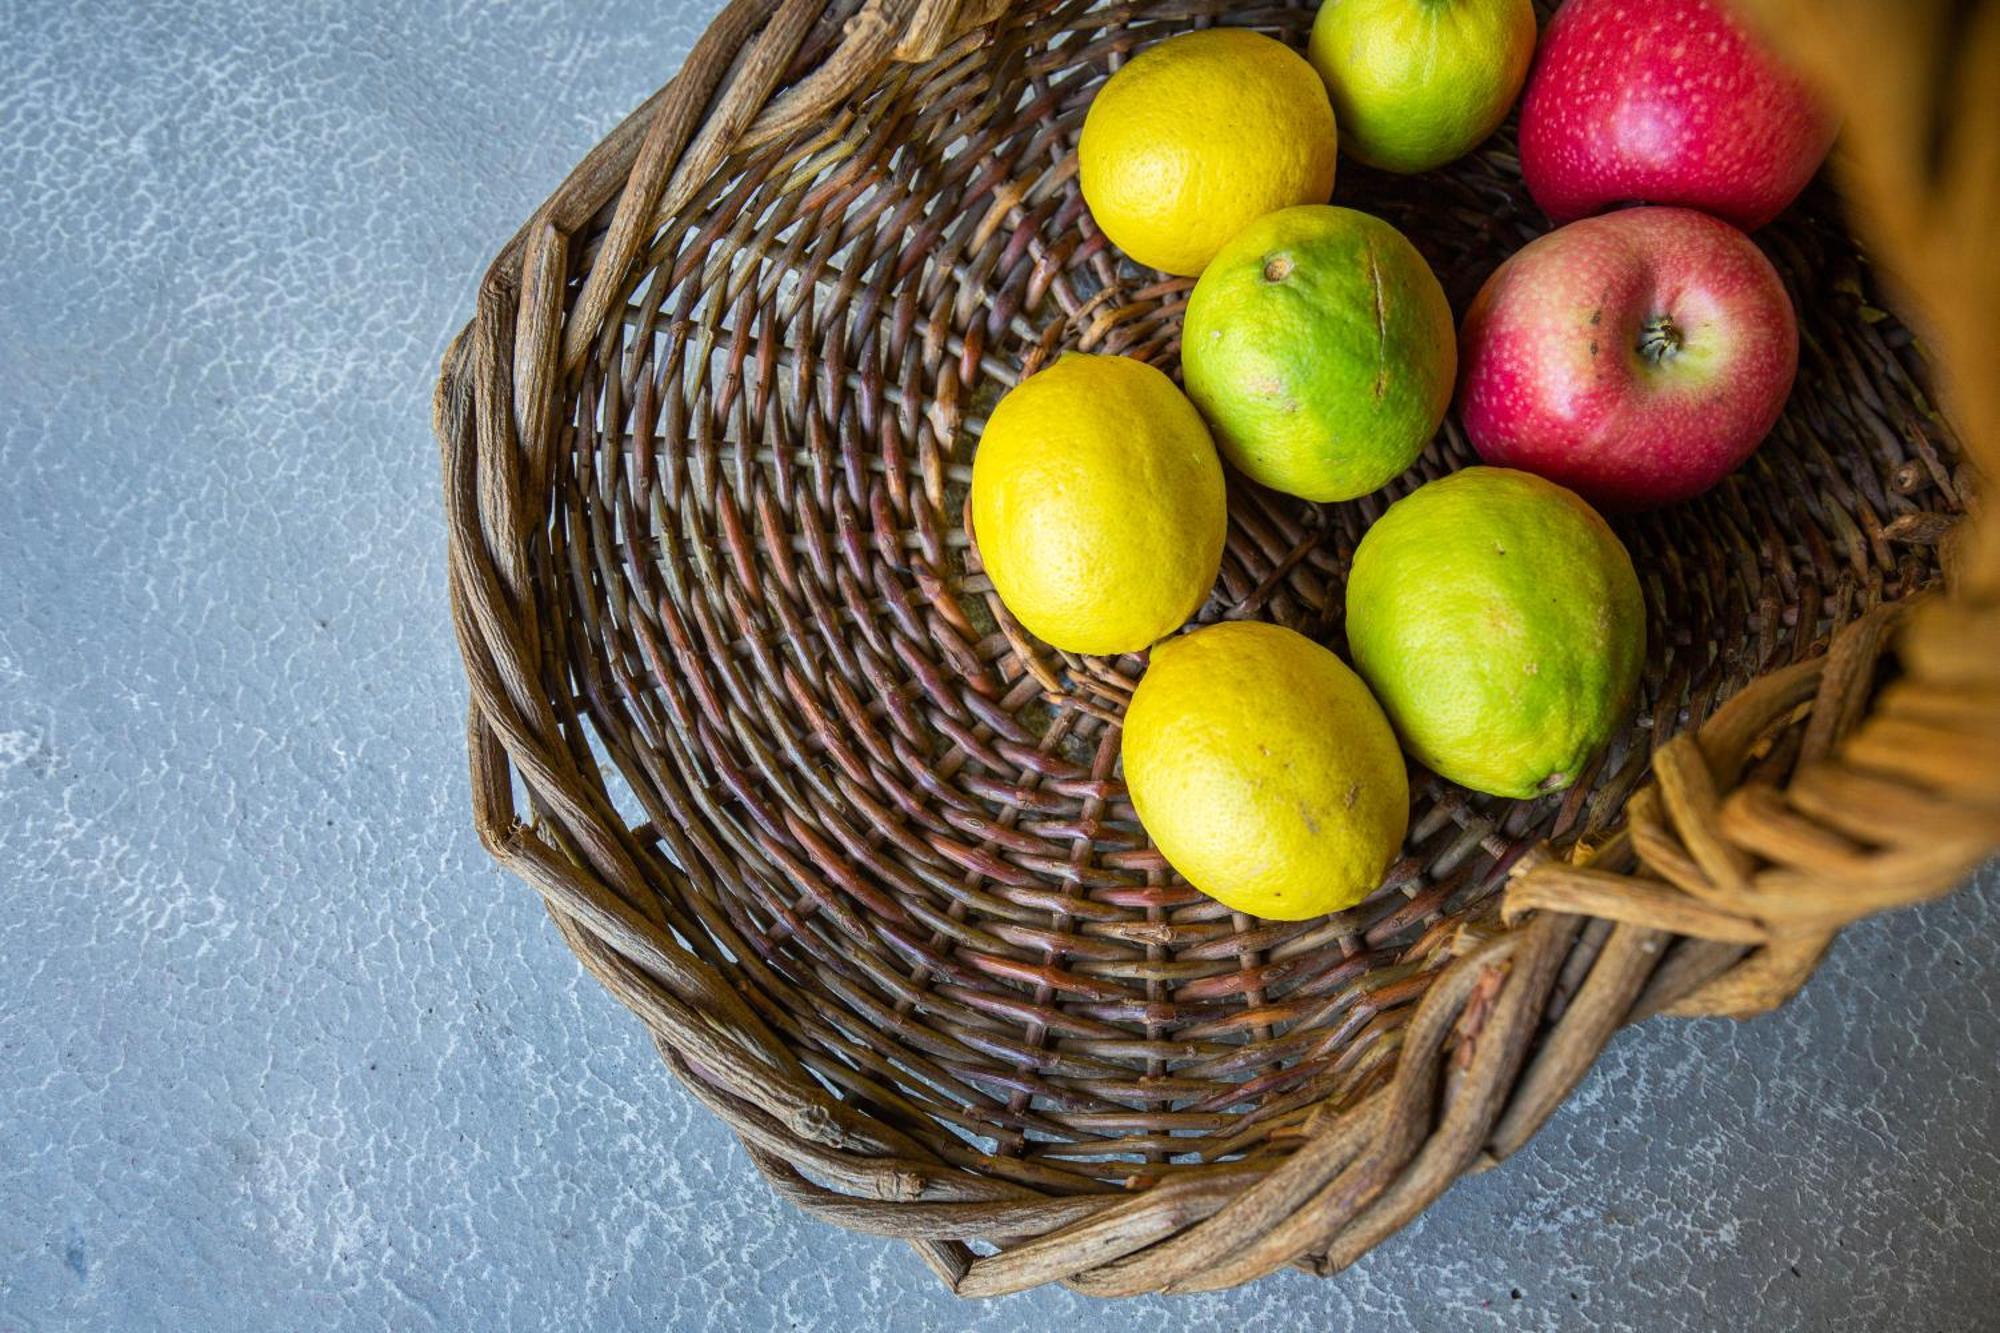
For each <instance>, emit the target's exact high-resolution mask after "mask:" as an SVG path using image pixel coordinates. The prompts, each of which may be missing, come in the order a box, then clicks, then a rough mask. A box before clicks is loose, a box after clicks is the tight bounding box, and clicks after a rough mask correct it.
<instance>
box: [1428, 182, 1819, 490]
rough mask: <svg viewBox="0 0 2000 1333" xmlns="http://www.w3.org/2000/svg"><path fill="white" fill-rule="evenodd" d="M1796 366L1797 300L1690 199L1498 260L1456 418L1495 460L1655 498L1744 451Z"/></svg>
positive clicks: (1580, 486) (1557, 236)
mask: <svg viewBox="0 0 2000 1333" xmlns="http://www.w3.org/2000/svg"><path fill="white" fill-rule="evenodd" d="M1798 364H1799V332H1798V324H1797V321H1796V318H1795V317H1794V315H1793V313H1792V302H1791V298H1790V297H1788V296H1786V294H1785V287H1784V284H1783V283H1782V282H1780V281H1779V280H1778V274H1777V270H1775V269H1773V268H1772V267H1771V261H1770V260H1768V259H1766V258H1764V253H1763V251H1761V250H1759V249H1758V248H1757V246H1756V244H1755V243H1754V242H1752V241H1751V239H1750V238H1749V237H1748V236H1745V235H1744V234H1743V233H1742V232H1740V231H1738V230H1736V228H1734V227H1732V226H1730V225H1729V224H1728V223H1726V222H1721V221H1718V220H1717V219H1715V218H1712V217H1709V216H1708V215H1706V214H1704V213H1697V212H1695V211H1694V210H1692V209H1687V208H1632V209H1626V210H1625V211H1623V212H1619V213H1608V214H1606V215H1605V216H1603V217H1597V218H1586V219H1585V220H1584V221H1582V222H1572V223H1571V224H1570V225H1569V226H1567V227H1563V228H1561V229H1559V230H1557V231H1553V232H1550V233H1549V234H1548V235H1546V236H1541V237H1537V238H1536V239H1535V240H1533V241H1531V242H1529V243H1528V244H1527V245H1526V246H1524V247H1522V249H1521V250H1519V251H1518V252H1517V253H1515V255H1514V256H1513V257H1512V258H1510V259H1508V260H1507V262H1506V263H1504V264H1502V265H1501V266H1500V267H1499V268H1498V269H1496V270H1494V273H1493V276H1492V277H1490V278H1488V279H1487V280H1486V285H1485V286H1484V287H1482V288H1481V289H1480V292H1479V295H1478V296H1477V297H1475V298H1474V299H1473V302H1472V306H1471V308H1470V309H1468V310H1467V311H1466V314H1465V323H1464V325H1463V327H1462V328H1461V329H1460V331H1459V365H1460V367H1461V373H1460V377H1459V402H1458V410H1459V418H1460V420H1461V421H1462V422H1463V424H1464V426H1465V433H1466V435H1467V437H1468V438H1469V439H1470V440H1471V441H1472V444H1473V447H1474V448H1476V449H1477V450H1478V451H1479V456H1480V457H1481V458H1483V459H1485V460H1486V461H1487V462H1489V463H1493V464H1496V465H1498V466H1501V467H1513V468H1521V469H1523V470H1524V471H1528V472H1534V473H1539V474H1540V475H1541V476H1544V477H1547V478H1548V479H1549V480H1551V481H1555V482H1560V483H1561V484H1562V485H1564V486H1567V487H1569V488H1570V489H1571V490H1573V491H1575V492H1577V493H1578V494H1580V495H1582V496H1583V497H1584V498H1585V499H1587V500H1589V501H1591V502H1592V503H1593V504H1597V505H1600V506H1602V507H1606V508H1612V509H1645V508H1650V507H1652V506H1654V505H1663V504H1670V503H1672V502H1674V501H1676V500H1685V499H1687V498H1688V497H1689V496H1693V495H1699V494H1700V493H1701V492H1703V491H1705V490H1707V489H1708V488H1709V487H1711V486H1713V485H1714V484H1715V483H1716V482H1718V481H1720V480H1722V478H1723V477H1725V476H1727V475H1728V474H1729V473H1730V472H1731V471H1732V470H1734V469H1735V467H1736V466H1737V465H1738V464H1739V463H1741V462H1742V461H1743V460H1744V459H1745V458H1748V457H1749V456H1750V454H1751V453H1752V452H1753V451H1755V450H1756V448H1757V445H1758V444H1759V443H1760V442H1762V440H1763V438H1764V437H1765V436H1766V435H1768V434H1769V433H1770V430H1771V427H1772V426H1773V425H1774V424H1775V423H1776V422H1777V420H1778V413H1779V411H1780V410H1781V409H1783V407H1784V405H1785V396H1786V395H1787V394H1789V393H1790V392H1791V388H1792V376H1793V375H1794V374H1795V373H1796V372H1797V370H1798Z"/></svg>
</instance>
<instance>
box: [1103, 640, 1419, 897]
mask: <svg viewBox="0 0 2000 1333" xmlns="http://www.w3.org/2000/svg"><path fill="white" fill-rule="evenodd" d="M1124 763H1125V785H1126V787H1127V789H1128V790H1129V791H1130V792H1131V795H1132V805H1133V807H1134V808H1135V809H1136V810H1137V811H1138V812H1139V821H1140V822H1141V823H1142V824H1144V825H1145V826H1146V832H1147V833H1148V834H1149V835H1151V837H1152V839H1153V842H1154V843H1155V844H1156V845H1157V846H1158V847H1159V849H1160V852H1161V854H1162V855H1163V856H1165V857H1166V858H1167V862H1168V864H1169V865H1171V866H1173V868H1174V869H1176V870H1178V871H1179V872H1180V873H1181V874H1182V875H1183V876H1185V877H1186V879H1187V882H1188V883H1190V884H1192V885H1194V887H1195V888H1197V889H1200V890H1201V891H1202V892H1203V893H1205V894H1207V895H1208V896H1209V897H1211V898H1214V899H1216V900H1217V901H1218V902H1220V903H1222V904H1223V905H1225V906H1227V907H1230V908H1232V909H1234V910H1235V911H1238V912H1247V913H1249V914H1250V915H1252V916H1261V917H1268V918H1270V919H1271V920H1274V921H1302V920H1304V919H1306V918H1307V917H1314V916H1320V915H1323V914H1324V913H1327V912H1337V911H1339V910H1341V909H1342V908H1345V907H1352V906H1353V905H1354V904H1355V903H1358V902H1360V901H1361V900H1362V899H1363V898H1366V897H1367V896H1368V895H1369V894H1370V893H1372V892H1374V890H1375V888H1376V887H1377V886H1378V885H1379V884H1381V882H1382V875H1383V872H1384V871H1386V870H1387V869H1388V868H1389V865H1390V863H1391V862H1392V861H1394V860H1395V858H1396V853H1397V851H1398V849H1400V848H1401V847H1402V845H1403V834H1404V833H1405V832H1406V831H1407V829H1408V827H1409V819H1410V788H1409V778H1408V775H1407V773H1406V772H1405V770H1404V767H1403V756H1402V755H1401V753H1399V752H1398V750H1397V749H1396V737H1395V733H1394V732H1392V731H1391V730H1390V729H1389V723H1388V720H1387V719H1386V718H1384V717H1383V716H1382V710H1381V708H1380V707H1379V706H1378V705H1377V704H1376V702H1375V700H1374V699H1373V698H1372V697H1371V696H1370V695H1369V693H1368V687H1367V686H1365V685H1363V684H1362V683H1361V680H1360V678H1359V677H1358V676H1356V675H1355V674H1354V673H1353V672H1352V671H1350V670H1348V668H1347V665H1346V663H1344V662H1342V661H1341V660H1340V659H1339V658H1338V657H1335V656H1334V655H1333V654H1332V653H1331V652H1329V651H1327V650H1326V649H1325V648H1322V647H1321V646H1320V645H1318V644H1316V643H1314V642H1313V641H1312V640H1311V639H1308V638H1306V637H1305V636H1304V635H1302V634H1299V633H1296V632H1295V631H1292V630H1288V629H1284V628H1282V627H1280V626H1277V625H1267V624H1263V623H1261V622H1257V621H1230V622H1225V623H1223V624H1220V625H1213V626H1210V627H1208V628H1206V629H1198V630H1195V631H1194V632H1193V633H1191V634H1185V635H1182V636H1180V637H1178V638H1174V639H1169V640H1167V641H1166V642H1165V643H1162V644H1161V645H1159V646H1158V647H1157V648H1155V649H1154V650H1153V654H1152V661H1151V663H1150V664H1149V665H1148V666H1147V668H1146V674H1145V676H1144V677H1142V678H1141V679H1140V681H1139V688H1138V689H1137V690H1136V691H1135V692H1134V693H1133V695H1132V703H1131V706H1130V707H1129V708H1128V709H1127V711H1126V714H1125V736H1124Z"/></svg>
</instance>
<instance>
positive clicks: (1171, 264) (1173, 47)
mask: <svg viewBox="0 0 2000 1333" xmlns="http://www.w3.org/2000/svg"><path fill="white" fill-rule="evenodd" d="M1336 156H1337V154H1336V150H1335V139H1334V127H1333V107H1332V106H1331V105H1330V104H1329V103H1328V102H1327V96H1326V87H1325V85H1324V84H1322V83H1321V82H1320V79H1319V76H1318V75H1317V74H1315V73H1314V72H1313V68H1312V66H1311V65H1309V64H1307V63H1306V60H1305V57H1303V56H1301V55H1299V54H1298V52H1296V51H1294V50H1292V49H1291V48H1290V47H1288V46H1286V45H1285V44H1284V43H1283V42H1279V41H1276V40H1274V39H1273V38H1270V37H1265V36H1262V35H1260V34H1258V33H1254V32H1247V31H1244V30H1243V29H1241V28H1210V29H1205V30H1203V31H1200V32H1190V33H1184V34H1182V35H1180V36H1178V37H1169V38H1168V39H1167V40H1166V41H1164V42H1161V43H1160V44H1159V45H1157V46H1153V47H1150V48H1148V49H1147V50H1145V51H1142V52H1141V53H1140V54H1139V55H1137V56H1135V57H1133V58H1132V60H1131V61H1130V62H1128V63H1127V64H1126V65H1125V66H1124V67H1123V68H1121V69H1120V70H1119V71H1118V72H1117V73H1116V74H1113V75H1112V76H1111V77H1110V79H1108V80H1106V82H1105V84H1104V86H1103V87H1102V88H1100V89H1099V90H1098V92H1097V96H1096V97H1095V98H1093V99H1092V100H1091V103H1090V111H1089V112H1088V114H1086V115H1085V116H1084V120H1083V138H1082V140H1081V141H1080V142H1079V143H1078V145H1077V174H1078V179H1079V183H1080V184H1081V185H1082V187H1083V197H1084V201H1085V202H1086V203H1088V204H1089V205H1090V212H1091V216H1093V217H1095V218H1096V219H1097V225H1098V226H1099V227H1100V228H1102V229H1103V231H1104V234H1105V235H1106V236H1107V237H1109V238H1110V240H1111V243H1112V244H1113V245H1115V246H1117V247H1118V248H1119V249H1120V250H1123V251H1124V252H1125V253H1126V254H1128V255H1130V256H1131V257H1132V258H1134V259H1136V260H1138V261H1139V262H1140V263H1141V264H1147V265H1150V266H1152V267H1153V268H1157V269H1164V270H1165V271H1166V272H1168V273H1177V274H1180V275H1182V276H1184V277H1192V276H1194V275H1195V274H1197V273H1200V272H1201V270H1202V267H1203V265H1205V264H1207V263H1208V261H1209V257H1210V256H1211V255H1213V254H1214V253H1215V252H1216V251H1217V250H1219V249H1221V248H1222V243H1223V242H1224V241H1226V240H1228V239H1229V238H1230V237H1231V236H1233V235H1235V234H1236V232H1237V231H1238V230H1240V229H1241V228H1242V227H1243V225H1244V224H1245V223H1247V222H1249V221H1251V220H1252V219H1253V218H1257V217H1259V216H1261V215H1263V214H1265V213H1268V212H1270V211H1271V210H1272V209H1274V208H1284V207H1285V206H1287V205H1288V204H1304V203H1324V202H1325V201H1326V198H1327V196H1328V195H1330V194H1332V193H1333V167H1334V161H1335V158H1336Z"/></svg>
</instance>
